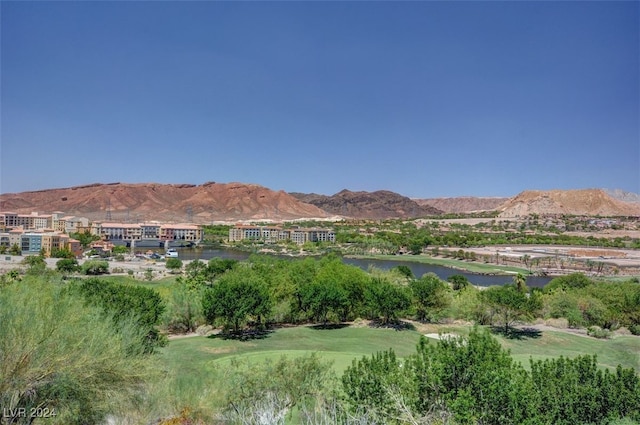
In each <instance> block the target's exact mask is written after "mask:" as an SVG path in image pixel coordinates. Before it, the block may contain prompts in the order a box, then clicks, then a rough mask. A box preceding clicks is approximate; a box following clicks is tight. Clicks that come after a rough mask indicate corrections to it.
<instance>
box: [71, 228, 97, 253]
mask: <svg viewBox="0 0 640 425" xmlns="http://www.w3.org/2000/svg"><path fill="white" fill-rule="evenodd" d="M69 236H71V237H72V238H73V239H75V240H77V241H78V242H80V245H82V249H87V248H88V247H89V245H91V244H92V243H93V242H95V241H99V240H100V236H97V235H92V234H91V232H90V231H89V230H85V231H84V232H81V233H80V232H78V233H71V234H70V235H69Z"/></svg>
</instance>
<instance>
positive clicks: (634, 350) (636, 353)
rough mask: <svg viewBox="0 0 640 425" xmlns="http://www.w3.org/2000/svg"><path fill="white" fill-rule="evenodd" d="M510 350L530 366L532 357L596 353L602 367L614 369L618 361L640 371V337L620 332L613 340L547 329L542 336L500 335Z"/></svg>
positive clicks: (514, 356)
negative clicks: (513, 337)
mask: <svg viewBox="0 0 640 425" xmlns="http://www.w3.org/2000/svg"><path fill="white" fill-rule="evenodd" d="M499 339H500V341H501V343H502V346H503V347H505V348H508V349H509V350H511V354H512V356H513V358H514V359H515V360H516V361H519V362H521V363H522V365H523V366H525V367H527V368H528V367H529V358H532V359H534V360H543V359H548V358H554V357H560V356H564V357H576V356H578V355H584V354H590V355H593V354H595V355H596V356H597V362H598V364H599V365H600V366H601V367H605V368H608V369H615V368H616V367H617V365H618V364H621V365H622V366H623V367H625V368H629V367H631V368H634V369H635V370H636V372H638V373H640V338H638V337H637V336H618V337H615V338H613V339H610V340H604V339H595V338H590V337H584V336H579V335H572V334H568V333H565V332H554V331H544V332H542V336H541V337H540V338H535V339H528V338H523V339H521V340H512V339H505V338H502V337H500V338H499Z"/></svg>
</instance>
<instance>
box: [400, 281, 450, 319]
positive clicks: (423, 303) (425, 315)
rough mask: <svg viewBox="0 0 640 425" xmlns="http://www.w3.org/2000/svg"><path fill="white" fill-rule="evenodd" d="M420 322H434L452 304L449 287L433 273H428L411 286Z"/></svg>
mask: <svg viewBox="0 0 640 425" xmlns="http://www.w3.org/2000/svg"><path fill="white" fill-rule="evenodd" d="M409 288H410V289H411V292H412V294H413V301H414V304H415V306H416V311H417V313H418V320H434V319H435V318H436V317H437V316H438V314H439V313H440V312H441V311H442V310H444V309H445V308H447V307H448V306H449V305H450V304H451V298H450V296H449V287H448V286H447V284H446V283H445V282H443V281H442V280H440V278H439V277H438V276H436V275H435V274H433V273H427V274H425V275H424V276H422V277H421V278H420V279H418V280H414V281H413V282H411V283H410V284H409Z"/></svg>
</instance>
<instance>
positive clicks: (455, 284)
mask: <svg viewBox="0 0 640 425" xmlns="http://www.w3.org/2000/svg"><path fill="white" fill-rule="evenodd" d="M447 282H449V283H451V287H452V288H453V290H454V291H460V290H462V289H465V288H466V287H468V286H469V285H471V283H470V282H469V279H467V278H466V277H465V276H463V275H461V274H454V275H451V276H449V277H448V278H447Z"/></svg>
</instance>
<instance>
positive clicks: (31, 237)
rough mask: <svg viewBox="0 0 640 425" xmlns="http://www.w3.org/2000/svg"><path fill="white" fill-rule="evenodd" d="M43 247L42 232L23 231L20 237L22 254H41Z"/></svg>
mask: <svg viewBox="0 0 640 425" xmlns="http://www.w3.org/2000/svg"><path fill="white" fill-rule="evenodd" d="M41 249H42V234H41V233H23V234H22V236H21V237H20V251H22V255H30V254H40V252H41Z"/></svg>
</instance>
